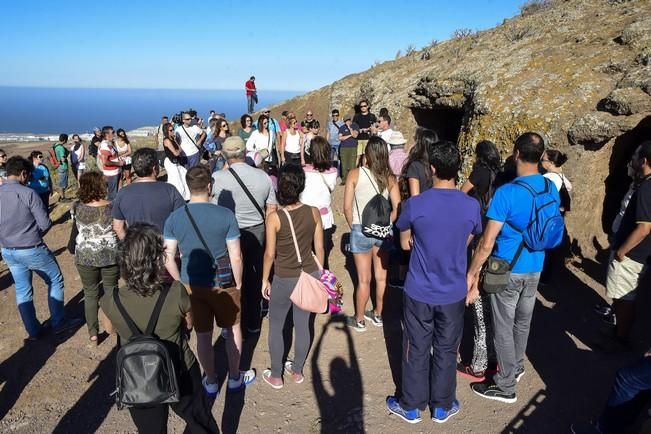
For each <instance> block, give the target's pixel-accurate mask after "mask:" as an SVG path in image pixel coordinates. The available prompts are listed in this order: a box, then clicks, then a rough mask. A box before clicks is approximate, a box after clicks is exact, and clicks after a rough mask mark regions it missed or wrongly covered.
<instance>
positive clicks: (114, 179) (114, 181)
mask: <svg viewBox="0 0 651 434" xmlns="http://www.w3.org/2000/svg"><path fill="white" fill-rule="evenodd" d="M104 179H106V190H107V195H106V199H107V200H110V201H113V199H115V196H117V194H118V184H119V182H120V174H117V175H114V176H104Z"/></svg>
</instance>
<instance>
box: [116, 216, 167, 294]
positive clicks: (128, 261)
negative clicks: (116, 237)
mask: <svg viewBox="0 0 651 434" xmlns="http://www.w3.org/2000/svg"><path fill="white" fill-rule="evenodd" d="M117 259H118V266H119V267H120V275H121V276H122V278H123V279H124V281H125V283H126V289H127V290H129V291H133V292H135V293H136V294H138V295H140V296H142V297H151V296H152V295H154V294H156V293H157V292H158V291H160V290H161V289H162V287H163V284H164V281H163V277H162V273H161V271H162V270H163V268H164V267H165V248H164V246H163V236H162V235H161V233H160V231H159V230H158V228H157V227H156V226H154V225H150V224H147V223H136V224H134V225H133V226H129V228H128V229H127V233H126V235H125V236H124V239H123V240H122V241H120V242H119V243H118V256H117Z"/></svg>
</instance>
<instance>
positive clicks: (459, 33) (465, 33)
mask: <svg viewBox="0 0 651 434" xmlns="http://www.w3.org/2000/svg"><path fill="white" fill-rule="evenodd" d="M474 34H475V31H474V30H472V29H467V28H461V29H457V30H455V31H454V32H452V39H466V38H469V37H471V36H473V35H474Z"/></svg>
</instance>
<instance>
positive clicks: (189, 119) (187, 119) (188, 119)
mask: <svg viewBox="0 0 651 434" xmlns="http://www.w3.org/2000/svg"><path fill="white" fill-rule="evenodd" d="M183 120H184V121H191V120H192V118H183Z"/></svg>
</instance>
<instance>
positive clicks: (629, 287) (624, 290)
mask: <svg viewBox="0 0 651 434" xmlns="http://www.w3.org/2000/svg"><path fill="white" fill-rule="evenodd" d="M610 258H611V259H610V263H609V265H608V275H607V276H606V296H607V297H610V298H613V299H622V300H634V299H635V293H636V290H637V287H638V285H639V283H640V278H641V277H642V275H643V274H644V272H645V270H646V265H645V264H640V263H639V262H636V261H634V260H632V259H630V258H627V257H624V260H623V261H622V262H619V261H616V260H615V259H614V254H612V253H611V255H610Z"/></svg>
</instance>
